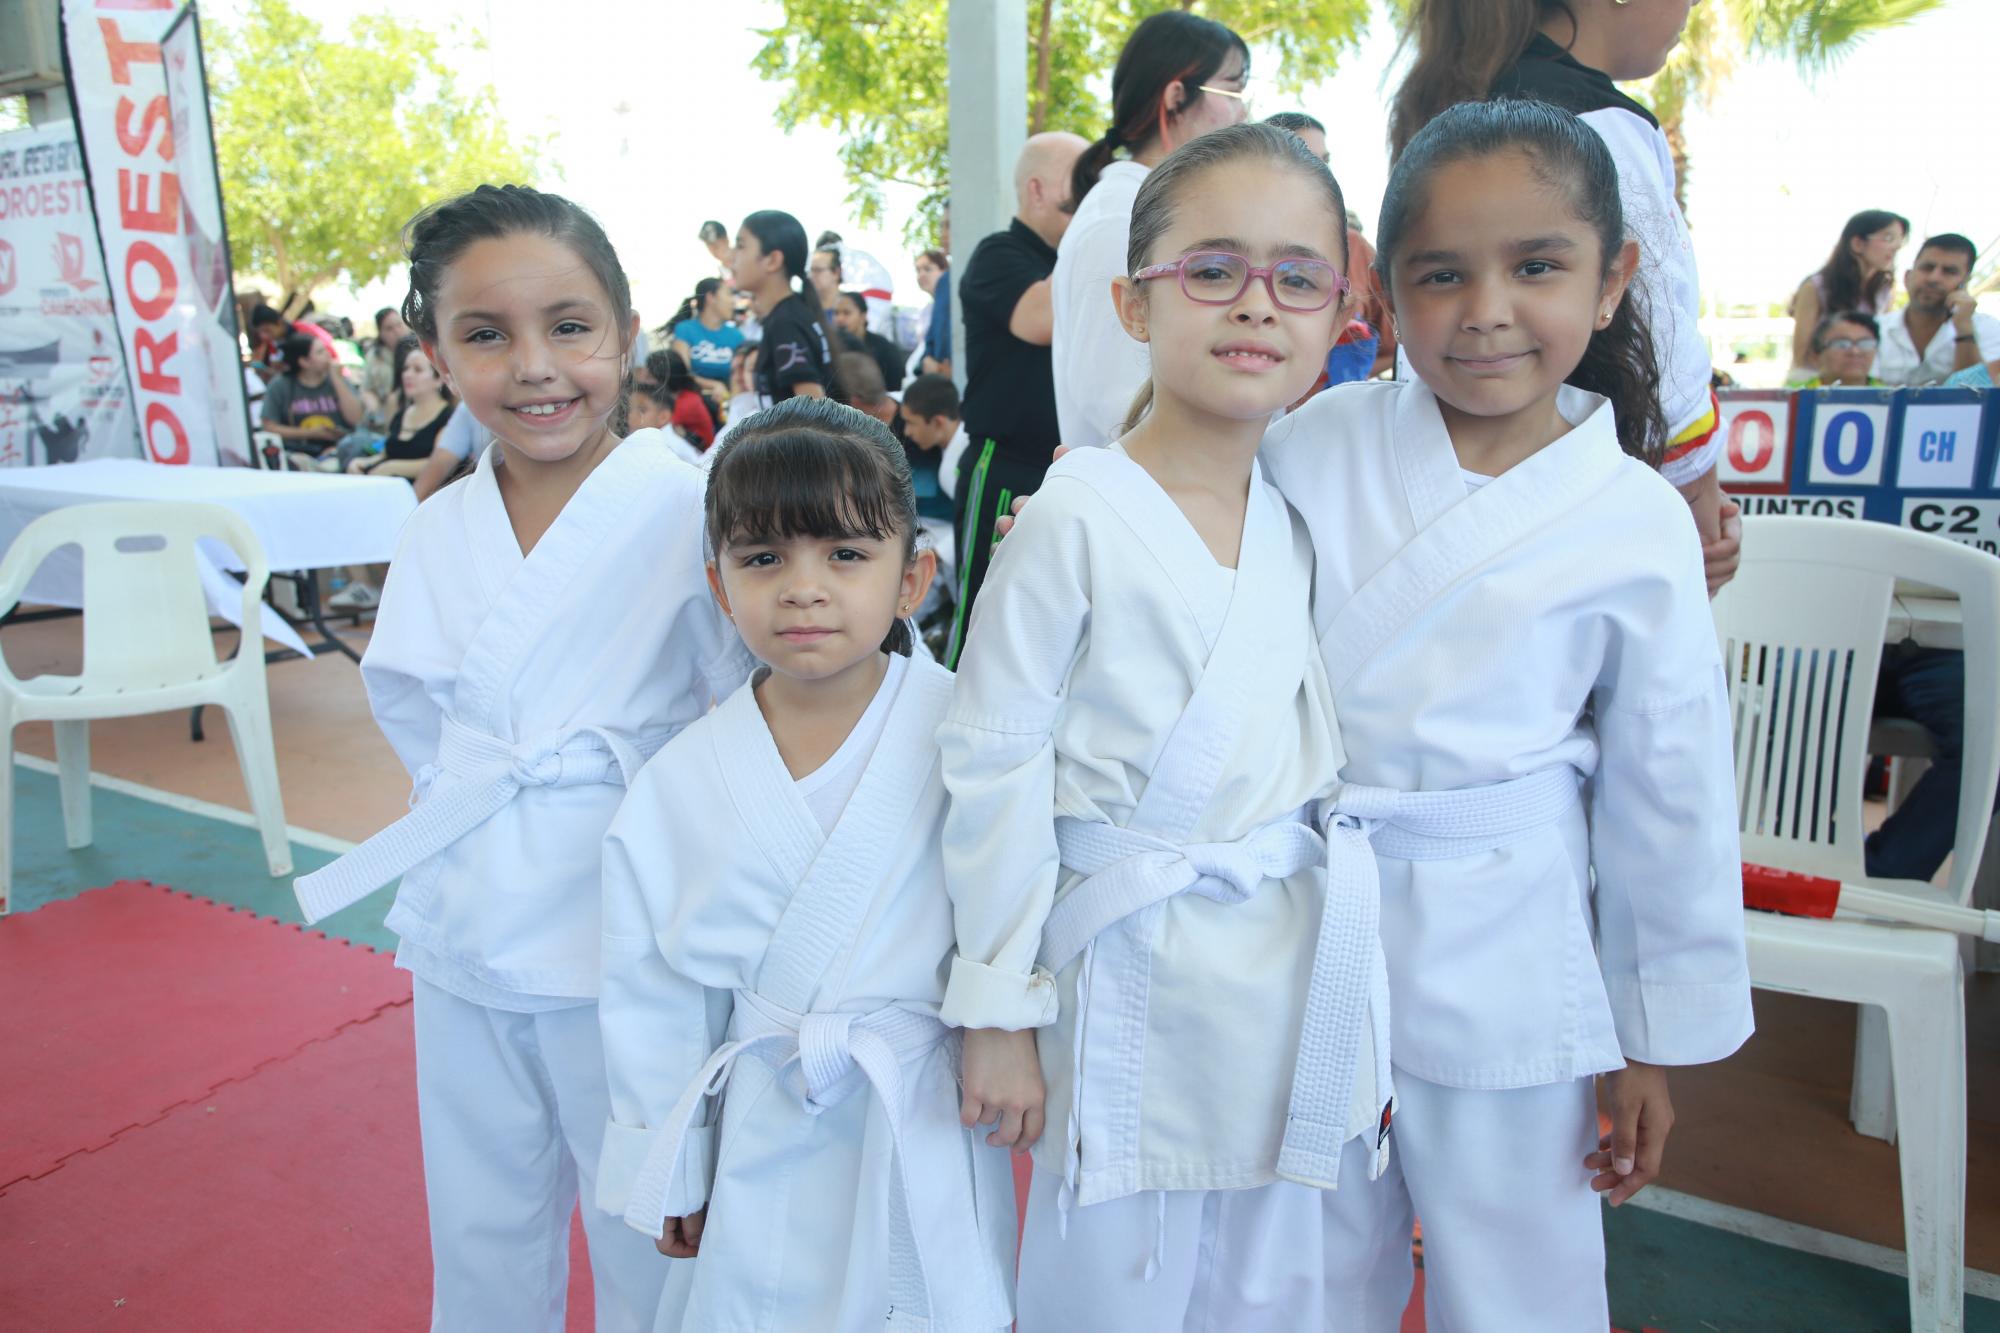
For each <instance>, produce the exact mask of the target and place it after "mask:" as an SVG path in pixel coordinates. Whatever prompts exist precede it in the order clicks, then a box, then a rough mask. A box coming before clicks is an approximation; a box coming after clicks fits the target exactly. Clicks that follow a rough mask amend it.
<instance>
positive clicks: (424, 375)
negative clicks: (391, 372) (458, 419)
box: [347, 337, 452, 480]
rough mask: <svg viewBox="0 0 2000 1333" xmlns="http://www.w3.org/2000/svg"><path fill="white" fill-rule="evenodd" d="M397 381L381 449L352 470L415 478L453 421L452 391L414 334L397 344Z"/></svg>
mask: <svg viewBox="0 0 2000 1333" xmlns="http://www.w3.org/2000/svg"><path fill="white" fill-rule="evenodd" d="M395 383H396V395H395V400H394V401H395V404H396V410H395V415H393V416H391V417H390V418H389V434H388V438H387V439H385V440H384V441H383V442H382V452H381V453H379V454H372V455H370V456H368V457H366V458H357V459H355V460H354V461H353V462H352V463H349V464H348V465H347V470H348V471H349V472H361V473H372V474H374V475H376V476H381V477H404V478H408V479H412V480H414V479H415V477H416V475H417V473H419V472H421V471H422V470H423V466H424V463H425V462H426V461H427V460H428V459H429V458H430V456H431V451H432V450H433V449H434V448H436V447H437V437H438V432H440V431H442V430H443V429H444V423H445V422H447V421H449V420H451V409H452V399H451V390H449V389H447V388H445V387H444V380H443V379H441V378H440V377H439V376H438V373H437V368H436V367H435V366H433V365H432V364H431V361H430V358H429V357H427V356H425V355H424V353H423V348H422V345H421V344H420V343H418V341H417V340H416V339H415V338H414V337H411V338H405V339H403V340H402V341H401V342H400V343H397V344H396V380H395Z"/></svg>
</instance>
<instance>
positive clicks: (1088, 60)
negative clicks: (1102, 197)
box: [754, 0, 1369, 242]
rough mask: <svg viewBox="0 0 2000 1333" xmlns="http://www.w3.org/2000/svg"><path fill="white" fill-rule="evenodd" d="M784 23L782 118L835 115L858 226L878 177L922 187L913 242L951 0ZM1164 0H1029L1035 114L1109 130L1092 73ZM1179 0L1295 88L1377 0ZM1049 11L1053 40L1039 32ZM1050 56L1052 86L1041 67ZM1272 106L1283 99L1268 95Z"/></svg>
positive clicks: (787, 17)
mask: <svg viewBox="0 0 2000 1333" xmlns="http://www.w3.org/2000/svg"><path fill="white" fill-rule="evenodd" d="M783 4H784V22H782V23H781V24H779V25H778V26H777V27H774V28H769V29H765V30H763V31H762V32H761V34H760V35H761V36H762V37H763V38H764V47H763V49H762V50H761V51H759V52H758V54H757V58H756V61H755V66H754V67H755V69H756V71H757V73H758V74H760V75H762V76H763V77H764V78H766V79H771V80H775V81H777V82H779V83H783V84H785V85H786V93H785V97H784V99H783V101H781V102H780V103H779V106H778V123H779V125H780V126H781V127H783V128H784V129H786V130H790V129H793V128H795V127H797V126H799V125H801V124H807V123H812V124H818V125H824V126H828V127H830V128H832V129H835V130H837V131H839V132H840V134H841V135H842V136H843V137H844V138H845V140H846V142H845V143H844V144H843V145H842V146H841V150H840V159H841V163H842V165H843V166H844V167H845V168H846V170H847V179H848V183H849V186H850V187H851V188H850V190H849V193H848V203H849V204H850V205H852V206H853V207H854V209H855V212H856V216H857V217H858V218H859V219H860V221H861V223H862V225H864V226H870V225H874V224H875V223H878V222H879V221H880V220H881V218H882V216H883V187H884V186H885V185H889V184H901V185H910V186H914V187H916V188H918V189H921V190H923V191H924V192H925V194H924V199H923V202H922V204H921V205H920V206H919V210H918V214H917V217H916V218H915V219H914V220H913V221H912V223H911V225H910V234H909V237H908V239H910V240H911V241H912V242H915V241H917V240H919V239H920V238H923V237H926V236H929V235H930V234H932V233H933V232H934V231H935V228H936V223H937V220H938V216H939V214H940V213H941V212H942V210H943V207H944V200H945V190H946V187H947V184H948V175H949V173H948V170H947V165H946V154H947V151H948V148H949V143H948V140H949V128H948V125H947V97H946V72H947V71H946V56H945V52H946V25H945V11H946V7H947V0H903V3H900V4H894V5H884V4H880V3H877V2H876V0H783ZM1171 7H1173V6H1171V5H1169V4H1166V3H1162V0H1028V57H1027V61H1028V66H1027V67H1028V87H1029V100H1030V106H1029V108H1028V123H1029V126H1030V127H1032V128H1035V129H1050V130H1073V131H1075V132H1076V133H1078V134H1081V135H1083V136H1084V137H1085V138H1088V139H1095V138H1097V137H1098V136H1099V135H1101V134H1102V133H1103V132H1104V126H1105V124H1106V123H1107V122H1108V120H1109V118H1110V108H1109V107H1108V106H1107V105H1106V104H1105V101H1104V99H1103V98H1102V97H1100V96H1098V95H1097V94H1096V93H1094V92H1093V91H1092V89H1091V88H1090V86H1089V83H1090V81H1091V80H1092V79H1093V77H1096V78H1098V79H1100V80H1101V81H1102V82H1103V83H1108V82H1109V75H1110V72H1111V67H1112V66H1113V65H1114V64H1115V63H1117V59H1118V51H1119V48H1120V47H1121V46H1122V45H1123V44H1124V42H1125V38H1126V35H1127V34H1129V33H1130V32H1131V31H1132V29H1133V28H1134V27H1135V26H1136V25H1137V24H1138V22H1139V20H1140V19H1142V18H1144V17H1146V15H1148V14H1151V13H1155V12H1157V11H1159V10H1162V9H1167V8H1171ZM1180 7H1181V8H1186V9H1192V10H1194V11H1196V12H1197V13H1200V14H1202V15H1204V16H1205V17H1208V18H1212V19H1215V20H1217V21H1218V22H1220V23H1224V24H1227V25H1228V26H1229V27H1230V28H1232V29H1233V30H1235V31H1236V32H1238V33H1240V34H1241V35H1242V36H1243V38H1244V40H1245V41H1246V42H1248V43H1249V44H1250V46H1251V47H1252V49H1253V51H1254V52H1255V55H1256V58H1258V59H1261V60H1262V62H1263V63H1262V65H1261V66H1260V65H1258V64H1257V63H1255V61H1254V60H1253V64H1252V72H1253V74H1254V75H1255V77H1256V83H1257V87H1258V90H1259V91H1260V92H1265V93H1266V94H1267V96H1266V97H1265V99H1264V100H1266V101H1268V100H1269V97H1268V92H1269V90H1271V89H1274V88H1275V89H1276V90H1277V91H1279V92H1296V91H1297V90H1299V89H1300V88H1303V87H1305V86H1307V85H1309V84H1313V83H1318V82H1320V81H1322V80H1324V79H1326V78H1327V77H1328V76H1330V75H1331V74H1332V73H1333V70H1334V67H1335V65H1336V64H1338V62H1339V60H1340V57H1341V55H1342V54H1343V53H1344V52H1346V51H1349V50H1352V49H1353V48H1354V46H1355V45H1356V44H1358V42H1359V41H1360V38H1361V35H1362V33H1363V31H1364V30H1365V29H1366V27H1367V24H1368V12H1369V0H1189V2H1188V3H1186V4H1184V5H1182V6H1180ZM1044 15H1046V17H1047V22H1048V49H1047V51H1046V53H1045V55H1044V57H1043V59H1042V61H1041V62H1039V63H1038V59H1037V49H1036V48H1037V44H1038V42H1039V39H1040V36H1041V29H1042V23H1043V18H1044ZM1038 68H1046V71H1047V93H1046V97H1043V96H1040V95H1038V89H1037V70H1038ZM1272 109H1273V110H1276V109H1277V108H1276V107H1273V108H1272Z"/></svg>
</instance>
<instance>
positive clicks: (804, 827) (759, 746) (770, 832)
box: [706, 671, 826, 885]
mask: <svg viewBox="0 0 2000 1333" xmlns="http://www.w3.org/2000/svg"><path fill="white" fill-rule="evenodd" d="M762 675H763V672H762V671H759V672H757V673H755V674H753V675H752V676H751V677H750V679H749V680H747V681H745V682H744V683H743V684H742V685H741V686H739V687H738V688H737V690H736V691H735V693H733V694H731V695H730V696H729V697H728V698H727V699H724V700H723V701H722V702H721V703H719V704H717V705H716V707H715V712H714V713H713V714H711V715H710V717H709V719H708V726H707V728H706V731H707V734H708V743H709V746H710V748H711V750H712V751H713V752H714V755H715V766H716V768H717V769H719V770H720V771H721V773H722V785H723V788H724V790H726V791H727V792H728V793H729V799H730V803H731V804H733V805H734V806H735V807H736V811H737V814H738V815H739V816H740V819H741V823H742V827H743V828H745V829H755V830H756V835H755V837H754V838H752V841H753V842H754V843H755V844H756V845H757V848H758V850H760V851H761V852H762V853H763V854H764V856H765V858H766V859H767V860H769V861H770V863H771V868H772V869H773V870H775V871H776V872H777V874H778V881H779V883H781V884H791V885H796V884H797V883H798V882H799V881H800V880H801V879H804V878H805V874H806V871H807V869H808V868H810V867H811V865H812V863H813V857H814V856H816V855H818V853H819V847H820V844H821V843H822V842H824V841H825V840H826V834H825V833H824V832H822V831H821V829H820V826H819V821H818V820H816V819H814V818H813V814H812V811H811V810H810V809H808V808H807V806H806V801H805V798H804V797H803V796H801V795H799V789H798V784H797V783H795V782H793V781H792V775H791V773H790V771H789V770H787V769H786V767H785V760H784V756H783V755H780V754H779V753H778V743H777V742H776V741H774V740H772V739H771V728H770V726H769V725H768V724H767V723H766V722H765V721H764V712H763V710H762V709H761V708H759V707H758V706H757V695H756V684H757V681H758V678H759V677H761V676H762Z"/></svg>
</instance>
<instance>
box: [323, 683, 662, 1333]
mask: <svg viewBox="0 0 2000 1333" xmlns="http://www.w3.org/2000/svg"><path fill="white" fill-rule="evenodd" d="M667 739H668V737H667V735H666V734H658V735H654V736H651V737H648V738H645V739H644V740H641V741H638V742H633V741H628V740H626V739H624V738H622V737H620V736H618V735H616V734H614V733H612V732H610V731H606V730H604V729H601V728H596V727H591V728H585V729H580V730H578V731H575V732H571V733H568V734H563V735H553V736H543V737H536V738H533V739H530V740H526V741H522V742H519V743H515V744H510V743H509V742H507V741H504V740H501V739H499V738H498V737H495V736H492V735H489V734H487V733H485V732H483V731H480V730H478V729H477V728H474V727H468V726H466V725H464V724H463V723H461V722H458V721H457V720H455V719H454V718H452V717H450V716H449V715H446V716H445V717H443V718H442V719H441V726H440V730H439V736H438V754H437V759H436V760H435V761H434V762H433V763H431V764H429V765H426V766H425V767H424V769H423V770H422V771H421V772H420V773H419V774H418V775H417V781H416V784H415V790H414V792H413V793H412V797H411V801H412V805H411V809H410V813H409V814H407V815H405V816H403V817H402V818H401V819H399V820H397V821H396V822H395V823H393V824H391V825H389V827H387V828H385V829H383V830H382V831H381V832H379V833H377V834H376V835H375V836H374V837H372V838H370V839H368V840H367V841H366V842H364V843H362V844H361V845H360V846H359V847H356V848H354V849H353V850H352V851H350V852H348V853H347V854H346V855H345V856H342V857H341V858H340V859H339V860H338V861H335V862H334V863H333V864H331V865H329V866H326V867H324V868H322V869H320V870H318V871H316V872H314V873H313V874H310V875H306V876H303V877H301V878H300V879H299V880H297V881H296V882H295V883H294V885H293V890H294V892H295V893H296V894H297V895H298V899H299V905H300V907H301V909H303V911H304V913H305V917H306V920H308V921H317V920H319V919H320V918H322V917H325V916H328V915H330V914H332V913H334V912H337V911H339V910H340V909H341V908H343V907H346V906H349V905H350V904H352V903H354V902H357V901H359V900H360V899H361V898H363V897H364V896H366V895H367V894H369V893H372V892H373V891H374V890H375V889H377V888H379V887H380V886H382V885H383V884H386V883H388V882H389V881H391V880H393V879H396V878H397V877H398V876H401V875H404V874H406V873H407V872H411V871H416V874H417V875H429V876H430V877H431V879H432V881H435V878H436V875H437V870H438V866H439V862H437V861H436V860H434V859H433V858H435V857H437V856H438V854H439V853H441V852H443V851H445V850H446V849H447V848H449V847H450V846H451V845H452V844H453V843H455V842H457V841H458V840H459V839H461V838H464V837H466V836H468V835H470V834H472V833H474V832H475V831H476V830H477V829H478V828H479V826H480V825H481V824H483V823H485V822H486V821H487V820H489V819H491V818H492V817H493V816H494V815H496V814H498V813H499V812H500V811H501V810H503V809H504V808H506V806H507V805H508V803H509V802H511V801H512V800H513V799H514V797H515V796H516V795H518V794H519V793H520V792H521V791H522V789H523V788H527V787H575V786H586V785H591V784H596V783H614V784H621V785H622V784H625V783H627V782H628V781H629V779H630V778H631V777H632V776H633V775H635V774H636V773H637V772H638V771H639V766H640V765H641V764H642V763H643V762H644V760H645V757H646V756H648V755H650V754H652V753H653V752H654V751H656V750H658V749H659V748H660V747H661V746H662V745H664V744H665V743H666V740H667ZM446 775H448V776H449V778H450V779H451V781H449V782H448V783H441V782H439V779H440V778H441V777H443V776H446ZM419 867H422V868H421V869H419ZM414 878H415V876H412V879H414ZM407 887H408V886H407V885H406V890H407ZM414 986H415V992H416V1026H417V1118H418V1123H419V1126H420V1128H421V1133H422V1138H423V1148H424V1189H425V1194H426V1195H427V1196H428V1203H429V1209H430V1224H431V1262H432V1265H433V1267H434V1269H435V1277H434V1279H433V1287H432V1297H431V1327H432V1329H433V1330H434V1333H447V1331H449V1333H457V1331H458V1330H465V1331H466V1333H502V1331H507V1330H515V1329H519V1330H524V1333H525V1331H526V1330H535V1329H560V1328H562V1326H563V1305H564V1302H565V1300H566V1298H567V1292H568V1281H569V1216H570V1210H571V1209H572V1208H574V1207H575V1206H576V1205H577V1200H578V1184H579V1176H581V1178H582V1184H583V1186H584V1193H583V1220H584V1234H585V1236H586V1238H587V1239H588V1241H589V1244H590V1262H591V1273H592V1276H593V1277H594V1279H595V1281H596V1286H597V1327H598V1328H599V1329H600V1330H609V1329H650V1328H651V1327H652V1325H653V1313H654V1311H655V1310H656V1309H657V1308H658V1306H659V1303H660V1290H661V1286H662V1284H663V1283H664V1282H665V1280H666V1273H667V1261H666V1260H665V1259H664V1258H662V1257H661V1256H660V1254H659V1253H658V1251H656V1250H655V1249H654V1248H653V1247H652V1246H651V1245H650V1244H647V1243H646V1241H645V1239H644V1238H643V1237H635V1236H634V1235H633V1234H632V1232H631V1231H630V1230H629V1229H628V1228H626V1227H625V1226H623V1225H620V1224H619V1221H618V1219H617V1218H616V1217H615V1216H613V1215H611V1214H609V1213H606V1212H604V1211H603V1210H601V1209H599V1208H597V1207H596V1205H595V1200H596V1190H595V1188H594V1177H595V1175H596V1172H597V1158H598V1151H599V1146H600V1145H601V1143H602V1142H603V1137H604V1122H605V1119H606V1117H607V1116H609V1114H610V1110H611V1097H610V1089H609V1087H608V1085H607V1084H606V1082H605V1075H604V1048H603V1045H602V1042H601V1040H600V1039H599V1036H598V1030H597V1006H596V1004H594V1003H592V1002H591V1001H589V1000H582V1001H580V1002H579V1003H577V1004H575V1005H572V1006H567V1007H564V1008H559V1009H553V1010H547V1011H543V1012H535V1013H521V1012H515V1011H512V1010H507V1009H496V1008H490V1007H488V1006H486V1005H481V1004H475V1003H473V1002H472V1001H470V1000H466V999H463V998H461V997H459V996H456V995H453V994H451V993H450V992H449V991H446V990H443V989H441V988H439V987H437V986H435V985H432V984H430V983H429V982H426V981H425V980H424V979H423V978H422V977H421V976H417V977H416V978H415V980H414ZM635 1242H636V1243H635Z"/></svg>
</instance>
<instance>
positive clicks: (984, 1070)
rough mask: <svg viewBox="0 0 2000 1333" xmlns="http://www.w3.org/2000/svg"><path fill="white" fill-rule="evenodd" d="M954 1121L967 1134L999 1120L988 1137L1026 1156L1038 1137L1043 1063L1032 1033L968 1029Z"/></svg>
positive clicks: (999, 1146) (989, 1140)
mask: <svg viewBox="0 0 2000 1333" xmlns="http://www.w3.org/2000/svg"><path fill="white" fill-rule="evenodd" d="M960 1091H961V1094H962V1098H961V1101H960V1104H959V1108H958V1121H959V1123H960V1124H962V1125H964V1126H965V1127H966V1128H967V1129H971V1128H972V1127H973V1126H974V1125H983V1124H987V1123H989V1122H991V1121H994V1120H998V1121H999V1122H1000V1123H999V1127H998V1128H996V1129H995V1130H994V1131H993V1132H992V1133H991V1134H988V1135H987V1136H986V1141H987V1142H988V1143H990V1144H992V1145H993V1146H994V1147H996V1148H1012V1149H1013V1150H1014V1151H1015V1152H1026V1151H1028V1149H1030V1148H1032V1147H1034V1145H1035V1140H1036V1139H1039V1138H1040V1137H1042V1103H1043V1100H1044V1098H1045V1096H1046V1093H1045V1091H1044V1089H1043V1087H1042V1061H1041V1057H1039V1056H1038V1055H1036V1054H1035V1034H1034V1032H1033V1031H1032V1030H1028V1031H1022V1032H1008V1031H1005V1030H1003V1029H1001V1028H967V1029H966V1032H965V1068H964V1076H963V1077H962V1078H961V1079H960Z"/></svg>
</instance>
